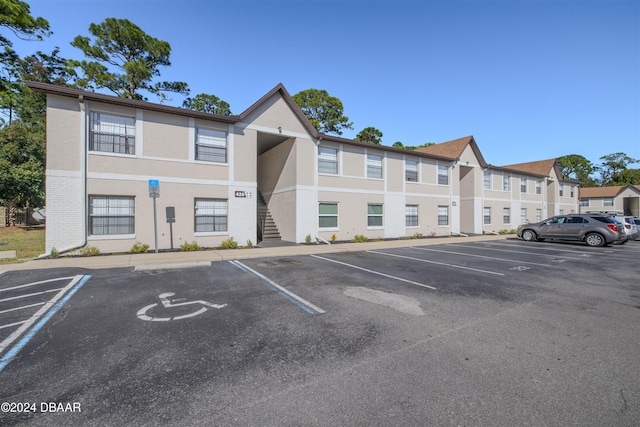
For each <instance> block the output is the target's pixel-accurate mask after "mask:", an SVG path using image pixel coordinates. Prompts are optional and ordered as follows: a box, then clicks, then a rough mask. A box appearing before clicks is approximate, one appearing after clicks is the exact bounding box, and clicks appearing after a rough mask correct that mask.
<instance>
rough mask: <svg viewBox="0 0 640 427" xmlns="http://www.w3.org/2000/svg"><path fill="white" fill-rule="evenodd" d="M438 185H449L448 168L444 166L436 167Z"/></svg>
mask: <svg viewBox="0 0 640 427" xmlns="http://www.w3.org/2000/svg"><path fill="white" fill-rule="evenodd" d="M438 184H440V185H449V168H448V167H447V166H445V165H438Z"/></svg>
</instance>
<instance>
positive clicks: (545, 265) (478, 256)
mask: <svg viewBox="0 0 640 427" xmlns="http://www.w3.org/2000/svg"><path fill="white" fill-rule="evenodd" d="M404 249H406V250H419V251H428V252H442V253H445V254H455V255H464V256H466V257H467V256H469V257H476V258H485V259H490V260H494V261H506V262H513V263H517V264H531V265H539V266H541V267H551V265H550V264H541V263H539V262H531V261H518V260H516V259H510V258H496V257H492V256H487V255H477V254H468V253H465V252H455V251H443V250H441V249H429V248H418V247H412V248H404Z"/></svg>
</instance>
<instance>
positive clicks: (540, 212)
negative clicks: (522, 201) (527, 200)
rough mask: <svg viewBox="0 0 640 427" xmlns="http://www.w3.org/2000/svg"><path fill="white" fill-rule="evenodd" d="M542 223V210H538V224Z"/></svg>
mask: <svg viewBox="0 0 640 427" xmlns="http://www.w3.org/2000/svg"><path fill="white" fill-rule="evenodd" d="M540 221H542V209H536V222H540Z"/></svg>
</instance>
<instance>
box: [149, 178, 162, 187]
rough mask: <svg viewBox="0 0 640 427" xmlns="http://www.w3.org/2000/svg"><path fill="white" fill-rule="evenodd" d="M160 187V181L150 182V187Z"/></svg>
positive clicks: (152, 180)
mask: <svg viewBox="0 0 640 427" xmlns="http://www.w3.org/2000/svg"><path fill="white" fill-rule="evenodd" d="M159 186H160V181H158V180H157V179H150V180H149V187H159Z"/></svg>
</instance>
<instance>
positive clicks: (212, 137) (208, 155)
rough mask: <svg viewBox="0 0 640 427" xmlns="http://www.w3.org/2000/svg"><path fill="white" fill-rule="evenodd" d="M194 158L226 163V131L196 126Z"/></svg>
mask: <svg viewBox="0 0 640 427" xmlns="http://www.w3.org/2000/svg"><path fill="white" fill-rule="evenodd" d="M195 153H196V160H201V161H205V162H215V163H227V133H226V132H225V131H223V130H216V129H206V128H196V150H195Z"/></svg>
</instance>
